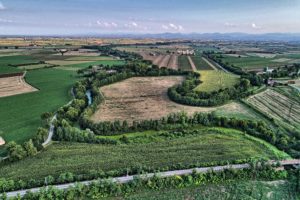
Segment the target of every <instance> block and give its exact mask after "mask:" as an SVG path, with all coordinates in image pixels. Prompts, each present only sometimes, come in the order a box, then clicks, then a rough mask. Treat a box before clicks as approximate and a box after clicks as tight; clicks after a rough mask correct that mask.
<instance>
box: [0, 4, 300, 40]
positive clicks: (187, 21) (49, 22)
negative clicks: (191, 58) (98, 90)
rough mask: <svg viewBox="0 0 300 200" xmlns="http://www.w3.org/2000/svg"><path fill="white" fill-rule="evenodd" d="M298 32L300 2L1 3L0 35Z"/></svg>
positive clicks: (299, 30)
mask: <svg viewBox="0 0 300 200" xmlns="http://www.w3.org/2000/svg"><path fill="white" fill-rule="evenodd" d="M162 32H182V33H190V32H198V33H207V32H222V33H225V32H245V33H267V32H300V0H251V1H250V0H206V1H204V0H189V1H182V0H166V1H164V0H0V34H1V35H5V34H29V35H32V34H36V35H40V34H42V35H51V34H91V33H93V34H95V33H99V34H100V33H162Z"/></svg>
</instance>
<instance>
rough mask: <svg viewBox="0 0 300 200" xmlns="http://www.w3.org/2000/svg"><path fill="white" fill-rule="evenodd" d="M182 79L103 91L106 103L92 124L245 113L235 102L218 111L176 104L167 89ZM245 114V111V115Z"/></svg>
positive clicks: (137, 81) (128, 83)
mask: <svg viewBox="0 0 300 200" xmlns="http://www.w3.org/2000/svg"><path fill="white" fill-rule="evenodd" d="M183 80H184V77H181V76H168V77H134V78H130V79H127V80H125V81H121V82H118V83H114V84H111V85H108V86H104V87H102V88H101V92H102V93H103V94H104V96H105V102H104V103H103V104H102V105H100V106H99V109H98V111H96V113H95V114H94V115H93V116H92V118H91V119H92V120H93V121H95V122H99V121H114V120H120V121H123V120H127V121H128V122H132V121H141V120H146V119H159V118H161V117H164V116H167V115H168V114H171V113H176V112H181V111H184V112H186V113H187V114H189V115H192V114H193V113H195V112H210V111H215V110H221V111H223V112H227V111H228V112H235V111H236V112H239V113H240V112H244V110H243V108H242V106H241V105H240V104H238V103H235V102H232V103H229V104H226V105H224V106H219V107H209V108H208V107H192V106H185V105H180V104H177V103H175V102H173V101H171V100H170V99H169V98H168V95H167V91H168V88H169V87H171V86H174V85H176V84H180V83H181V82H182V81H183ZM245 112H246V111H245Z"/></svg>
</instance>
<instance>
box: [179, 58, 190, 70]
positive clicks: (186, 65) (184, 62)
mask: <svg viewBox="0 0 300 200" xmlns="http://www.w3.org/2000/svg"><path fill="white" fill-rule="evenodd" d="M178 67H179V69H180V70H181V71H192V67H191V65H190V62H189V60H188V58H187V56H183V55H181V56H179V57H178Z"/></svg>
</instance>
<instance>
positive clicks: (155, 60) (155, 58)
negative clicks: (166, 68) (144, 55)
mask: <svg viewBox="0 0 300 200" xmlns="http://www.w3.org/2000/svg"><path fill="white" fill-rule="evenodd" d="M153 57H154V59H153V61H152V63H153V64H154V65H158V66H159V64H160V63H161V61H162V60H163V59H164V56H163V55H158V56H153Z"/></svg>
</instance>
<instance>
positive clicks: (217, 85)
mask: <svg viewBox="0 0 300 200" xmlns="http://www.w3.org/2000/svg"><path fill="white" fill-rule="evenodd" d="M199 73H200V75H201V76H200V80H201V81H202V83H201V84H200V85H199V86H197V87H196V88H195V90H196V91H201V92H213V91H218V90H220V89H224V88H230V87H233V86H234V85H235V84H237V83H238V82H239V76H236V75H233V74H229V73H225V72H222V71H215V70H203V71H200V72H199Z"/></svg>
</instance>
